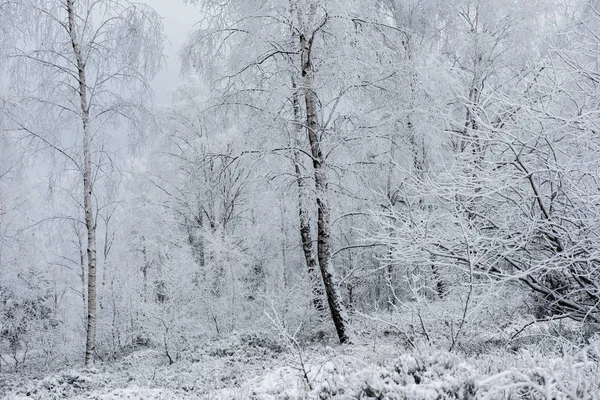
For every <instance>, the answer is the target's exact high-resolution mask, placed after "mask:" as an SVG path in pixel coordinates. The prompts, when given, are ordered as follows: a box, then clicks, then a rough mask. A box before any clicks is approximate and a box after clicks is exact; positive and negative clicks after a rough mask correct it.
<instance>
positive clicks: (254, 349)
mask: <svg viewBox="0 0 600 400" xmlns="http://www.w3.org/2000/svg"><path fill="white" fill-rule="evenodd" d="M271 337H272V336H271ZM288 343H289V342H288ZM447 350H448V349H439V348H436V346H431V345H426V344H424V343H421V344H418V343H417V344H414V343H413V345H407V342H406V340H405V339H404V338H402V336H400V335H396V334H394V333H393V332H391V331H389V330H381V331H380V332H379V333H377V334H371V335H370V336H359V337H357V338H356V339H355V341H354V344H352V345H345V346H340V345H337V344H336V343H335V340H333V338H332V337H329V336H327V337H321V336H318V337H317V339H316V340H313V341H311V342H310V343H306V344H305V345H303V346H302V348H299V347H294V346H286V345H285V341H278V340H274V339H271V338H270V337H269V336H267V335H259V334H232V335H229V336H228V337H225V338H220V339H215V340H211V341H209V342H205V343H202V344H198V345H197V346H193V347H191V348H188V349H186V350H185V351H184V352H182V353H181V354H179V356H178V359H177V360H176V361H175V362H174V364H172V365H169V362H168V359H167V357H166V356H165V354H164V352H161V351H160V350H159V349H138V350H136V351H133V352H131V353H130V354H128V355H127V356H123V357H122V358H120V359H119V360H116V361H111V362H99V363H97V364H96V365H95V366H94V367H93V368H83V367H81V368H75V369H63V370H56V371H52V372H46V373H42V372H37V373H36V372H33V370H31V371H24V370H22V371H19V372H4V373H0V397H1V398H5V399H40V400H45V399H63V398H73V399H103V400H109V399H140V400H141V399H256V400H263V399H264V400H267V399H290V400H291V399H329V398H335V399H424V400H425V399H508V398H511V399H512V398H521V399H530V398H539V399H600V364H599V362H598V360H599V359H600V345H598V346H594V345H591V346H588V347H587V348H585V349H584V350H579V351H573V352H565V351H564V348H562V349H559V350H555V351H542V350H540V346H539V345H535V346H534V345H531V346H527V345H523V346H520V347H519V348H515V347H514V346H513V347H511V348H508V347H506V346H504V347H502V346H495V347H494V346H492V347H487V348H486V350H485V351H478V352H475V353H473V354H470V355H468V354H467V353H466V352H464V351H462V352H453V353H451V352H449V351H447Z"/></svg>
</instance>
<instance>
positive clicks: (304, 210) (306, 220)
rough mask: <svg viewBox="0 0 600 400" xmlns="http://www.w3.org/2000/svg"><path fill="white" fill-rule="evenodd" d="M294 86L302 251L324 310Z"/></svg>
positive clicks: (315, 296) (315, 299) (319, 308)
mask: <svg viewBox="0 0 600 400" xmlns="http://www.w3.org/2000/svg"><path fill="white" fill-rule="evenodd" d="M292 87H293V89H294V94H293V97H292V101H293V107H294V125H295V131H294V135H295V137H294V172H295V174H296V183H297V185H298V217H299V220H300V237H301V240H302V251H303V253H304V259H305V261H306V268H307V271H308V277H309V279H310V285H311V291H312V301H313V306H314V308H315V310H316V311H319V312H321V311H323V310H324V309H325V307H324V305H323V295H324V293H323V288H322V284H321V282H320V281H321V279H320V278H319V275H318V272H317V260H316V259H315V256H314V253H313V242H312V228H311V225H310V213H309V211H308V207H307V200H308V196H307V193H306V186H305V183H304V178H303V177H302V169H301V165H302V161H301V160H300V152H299V151H298V147H299V146H300V140H299V138H300V135H301V134H302V122H301V113H300V99H299V96H298V92H297V87H296V82H295V80H292Z"/></svg>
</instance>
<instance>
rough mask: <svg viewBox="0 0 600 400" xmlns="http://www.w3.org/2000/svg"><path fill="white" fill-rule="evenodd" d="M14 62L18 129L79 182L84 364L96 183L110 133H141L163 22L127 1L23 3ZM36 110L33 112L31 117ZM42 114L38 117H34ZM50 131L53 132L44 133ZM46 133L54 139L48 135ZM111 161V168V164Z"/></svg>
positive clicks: (89, 340) (91, 323) (90, 348)
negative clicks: (49, 151)
mask: <svg viewBox="0 0 600 400" xmlns="http://www.w3.org/2000/svg"><path fill="white" fill-rule="evenodd" d="M19 8H20V9H19V14H20V15H27V16H28V17H31V18H34V20H35V21H36V23H35V24H31V23H28V25H27V26H20V27H19V32H20V33H21V34H22V35H21V36H20V37H19V40H18V41H17V46H16V48H17V49H16V51H14V53H13V54H12V60H13V65H12V71H13V74H14V76H15V77H16V79H15V81H14V89H15V90H17V91H18V92H20V93H21V94H22V96H23V102H22V108H21V109H19V110H16V112H15V113H14V115H13V117H12V119H11V124H12V126H13V129H14V130H16V131H19V132H20V133H22V134H23V136H25V137H28V138H30V139H31V140H32V142H35V143H39V144H41V145H43V146H44V147H47V148H50V149H52V150H54V151H55V152H57V153H58V154H60V155H61V156H62V157H64V159H65V160H66V161H67V163H69V164H70V166H69V168H70V169H74V170H75V171H76V172H77V174H78V175H79V178H78V179H79V180H80V185H81V186H80V187H81V192H80V195H79V196H78V197H79V200H80V202H79V207H81V210H82V211H83V215H84V218H83V223H84V225H85V230H86V244H85V249H86V266H87V288H86V291H87V293H86V294H87V296H86V298H87V327H86V346H85V363H86V365H87V364H89V363H93V361H94V355H95V351H96V348H95V346H96V329H97V322H96V319H97V318H96V299H97V290H96V270H97V255H96V241H97V239H96V232H97V219H98V213H99V212H100V210H101V207H100V205H99V204H98V196H97V193H96V187H95V185H96V183H97V182H98V180H99V179H101V177H102V175H103V173H104V172H105V171H103V166H106V165H107V164H108V165H110V164H111V156H112V155H111V153H110V152H108V151H107V149H108V148H110V139H112V140H116V141H117V142H119V141H120V142H121V145H123V144H125V143H123V141H122V140H120V139H119V136H118V135H111V133H112V132H124V130H123V128H121V127H120V124H119V123H120V122H123V121H125V122H127V123H128V125H129V127H130V128H132V129H134V130H137V131H138V132H140V131H143V129H144V125H143V124H142V118H148V115H146V114H145V111H144V101H143V99H145V98H147V97H148V95H149V94H150V90H149V87H148V81H149V79H150V78H152V77H153V76H154V75H155V74H156V73H157V71H158V70H159V68H160V67H161V64H162V61H163V59H162V43H163V35H162V26H161V23H160V17H159V16H158V15H157V14H156V13H155V12H154V11H153V10H152V9H151V8H149V7H147V6H145V5H142V4H137V3H133V2H130V1H127V0H122V1H121V0H118V1H112V0H101V1H91V0H54V1H49V2H48V1H43V2H42V1H39V2H38V1H35V0H32V1H24V2H21V3H20V4H19ZM32 110H34V111H32ZM34 114H37V115H34ZM51 125H53V126H52V128H54V129H47V128H46V129H43V127H48V126H51ZM48 132H51V133H53V135H52V134H48ZM107 161H108V162H107Z"/></svg>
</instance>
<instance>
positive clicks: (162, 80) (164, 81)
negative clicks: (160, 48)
mask: <svg viewBox="0 0 600 400" xmlns="http://www.w3.org/2000/svg"><path fill="white" fill-rule="evenodd" d="M138 1H141V2H143V3H146V4H148V5H149V6H151V7H152V8H154V9H155V10H156V12H157V13H158V14H160V16H162V18H163V25H164V29H165V35H167V42H166V43H165V55H166V56H167V67H166V68H165V70H163V71H161V72H160V74H158V76H157V77H156V78H155V79H154V81H153V86H154V91H155V95H156V103H157V104H170V103H171V90H172V89H173V88H174V87H175V86H177V85H178V84H179V82H180V81H181V77H180V75H179V68H180V64H179V60H178V57H177V52H178V51H179V49H181V46H182V45H183V43H184V41H185V38H186V36H187V34H188V32H189V31H190V29H191V28H192V26H193V25H194V24H195V23H196V22H198V20H199V19H200V11H199V8H198V6H190V5H186V4H184V2H183V0H138Z"/></svg>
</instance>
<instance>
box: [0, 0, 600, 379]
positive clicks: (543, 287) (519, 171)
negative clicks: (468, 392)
mask: <svg viewBox="0 0 600 400" xmlns="http://www.w3.org/2000/svg"><path fill="white" fill-rule="evenodd" d="M190 3H192V4H190V7H195V8H196V9H199V10H201V11H202V15H203V16H204V17H203V19H202V20H201V21H199V23H198V24H197V25H196V27H195V28H194V29H193V30H192V31H191V32H190V33H189V39H188V41H187V43H186V45H185V46H184V48H183V49H182V50H181V52H180V55H181V61H182V65H183V71H182V83H181V84H180V85H179V87H178V88H177V89H176V90H175V91H174V94H173V101H172V104H171V105H169V106H164V107H152V102H151V98H150V92H149V82H150V79H151V78H152V77H153V76H154V75H155V73H156V72H157V71H158V69H159V68H160V67H161V65H162V62H163V59H162V41H163V39H164V38H163V34H162V27H161V25H160V20H159V16H158V15H157V14H156V13H155V12H154V11H153V10H151V9H149V8H148V7H146V6H141V5H139V4H136V3H132V2H129V1H126V0H111V1H108V0H106V1H105V0H102V1H87V0H86V1H84V0H79V1H71V0H55V1H45V2H37V1H33V0H19V1H7V2H1V3H0V30H1V31H2V32H1V34H0V82H2V83H3V84H2V85H0V129H1V132H2V134H1V136H0V324H1V325H0V327H1V328H0V356H1V358H0V367H10V368H13V367H16V368H18V367H20V366H21V365H22V364H23V363H24V362H26V361H27V360H28V359H29V358H30V357H37V358H38V359H45V360H47V362H50V361H51V360H55V361H56V360H59V361H65V362H72V361H73V360H78V359H80V358H82V356H83V354H84V350H85V354H86V358H85V359H86V362H92V361H93V358H94V355H95V356H97V357H100V358H102V359H108V358H113V357H118V356H119V355H120V354H123V353H124V352H126V351H129V350H131V349H134V348H137V347H141V346H155V347H158V348H160V349H162V350H163V351H164V353H165V357H166V358H167V359H168V361H169V362H170V363H174V362H176V361H177V359H178V357H179V354H180V353H181V351H182V350H183V349H185V348H187V347H188V346H190V343H193V342H194V341H197V340H204V339H206V338H208V337H212V336H215V335H217V336H219V335H227V334H229V333H231V332H234V331H261V330H265V329H269V328H268V326H269V324H270V323H271V322H272V321H273V320H274V318H275V317H273V316H276V320H277V325H278V327H277V328H278V329H279V328H280V327H287V326H297V325H298V324H299V322H298V321H303V323H302V326H303V327H304V329H306V330H309V331H310V330H313V331H314V330H317V329H325V330H326V331H327V330H331V332H332V333H333V332H335V334H336V335H337V339H339V341H340V342H343V343H344V342H349V341H352V340H353V336H354V335H355V333H356V332H353V328H352V326H353V322H354V321H357V320H367V321H368V320H375V321H378V322H382V321H385V322H386V323H387V324H389V325H390V326H391V327H393V328H395V329H398V330H399V331H400V332H401V333H402V334H403V335H405V337H406V339H407V342H408V343H409V344H413V345H414V340H415V336H414V335H415V334H416V335H420V336H421V337H422V338H423V340H425V341H428V342H430V343H431V342H435V341H436V340H437V339H435V337H437V336H436V335H437V334H441V337H442V339H439V340H442V341H446V342H447V343H444V345H446V344H447V345H448V346H449V348H450V349H451V350H454V349H459V348H466V347H465V346H462V347H461V343H467V342H468V341H469V340H472V338H473V335H477V334H478V332H481V330H485V329H489V330H497V329H508V328H506V327H507V326H508V325H507V324H509V322H507V321H510V320H511V319H514V316H515V315H521V317H522V318H520V319H519V321H518V322H520V323H521V325H520V326H516V327H514V330H513V331H510V332H509V334H510V335H512V334H518V333H519V332H520V331H519V328H523V329H524V328H525V327H526V326H527V324H528V323H530V321H542V320H555V319H570V320H573V321H576V322H578V323H580V324H583V325H585V326H586V327H589V328H590V329H591V330H592V331H594V330H597V326H598V325H597V324H598V323H600V315H599V309H598V307H599V304H600V264H599V263H600V257H599V254H598V252H599V251H600V250H598V249H600V214H599V210H600V182H598V174H599V166H600V164H599V161H598V154H599V151H600V136H599V135H598V132H599V126H598V123H599V122H600V119H599V115H598V110H599V108H598V106H599V104H600V99H599V97H598V96H599V95H598V93H600V92H599V86H598V83H599V82H600V70H599V67H598V62H597V60H598V57H599V56H600V50H598V49H600V4H597V2H596V1H592V0H580V1H569V2H563V1H560V0H555V1H554V0H548V1H543V2H522V3H523V4H519V5H518V6H515V4H514V2H513V1H498V0H452V1H429V0H427V1H425V0H406V1H400V0H380V1H376V2H366V1H361V0H344V1H341V0H320V1H315V0H268V1H263V2H260V3H257V2H248V1H245V0H243V1H242V0H232V1H228V2H225V3H217V2H214V1H209V0H198V1H190ZM32 16H34V17H32ZM31 18H35V19H36V21H37V20H39V22H40V23H39V24H33V25H32V24H30V19H31ZM4 83H5V84H4ZM90 296H93V300H91V299H90ZM266 309H267V310H268V315H269V316H265V312H264V310H266ZM91 310H93V311H91ZM306 321H308V323H306ZM282 329H283V328H282ZM511 329H513V328H511ZM294 340H296V339H295V337H294ZM57 355H60V358H57V357H56V356H57Z"/></svg>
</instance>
